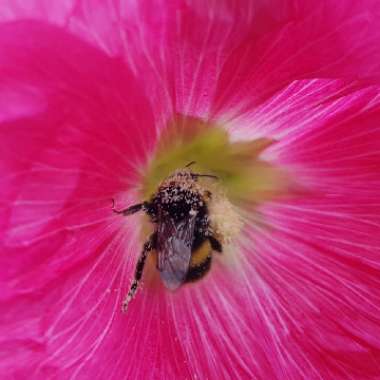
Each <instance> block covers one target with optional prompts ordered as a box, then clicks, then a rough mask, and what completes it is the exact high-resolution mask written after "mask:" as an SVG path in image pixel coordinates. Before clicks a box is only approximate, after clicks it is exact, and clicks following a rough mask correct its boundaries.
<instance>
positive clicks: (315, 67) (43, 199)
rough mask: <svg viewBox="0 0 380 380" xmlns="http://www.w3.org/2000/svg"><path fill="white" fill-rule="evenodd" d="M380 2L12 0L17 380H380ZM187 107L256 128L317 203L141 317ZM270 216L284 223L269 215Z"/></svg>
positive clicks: (8, 48)
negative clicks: (156, 153) (160, 182)
mask: <svg viewBox="0 0 380 380" xmlns="http://www.w3.org/2000/svg"><path fill="white" fill-rule="evenodd" d="M379 17H380V4H379V2H378V1H372V0H362V1H355V0H350V1H340V2H338V1H333V0H330V1H323V0H319V1H311V0H310V1H305V0H302V1H301V0H299V1H295V0H288V1H280V0H251V1H250V0H214V1H212V0H207V1H205V0H202V1H201V0H194V1H190V0H189V1H185V0H183V1H181V0H173V1H171V0H167V1H164V0H139V1H137V0H125V1H116V0H108V1H96V0H71V1H70V0H60V1H54V2H53V1H48V0H28V1H21V0H20V1H16V0H3V1H2V2H1V6H0V20H1V24H0V139H1V150H0V158H1V159H0V170H1V178H0V183H1V186H0V189H1V190H0V191H1V197H0V199H1V203H0V252H1V256H0V289H1V293H0V374H1V376H0V377H1V378H2V379H99V380H100V379H169V380H170V379H255V380H256V379H263V380H268V379H281V380H282V379H291V380H293V379H295V380H296V379H344V380H348V379H355V380H357V379H380V364H379V363H380V313H379V305H380V228H379V227H380V202H379V193H380V125H379V124H380V83H379V82H380V28H379V27H378V25H379V24H378V20H379ZM176 114H182V115H188V116H192V117H198V118H201V119H203V120H210V121H213V122H217V123H219V124H221V125H224V126H225V127H226V128H228V130H229V132H230V133H231V136H232V137H233V138H236V139H252V138H256V137H268V138H275V139H276V140H278V143H277V144H275V145H274V146H273V147H271V148H270V149H269V150H268V152H265V158H266V159H267V160H269V161H271V162H273V163H275V164H276V165H278V166H280V167H283V168H286V170H288V171H289V172H290V173H291V175H292V177H293V178H295V179H296V180H297V182H298V183H299V184H301V185H302V186H303V187H304V188H305V189H308V191H307V192H306V194H303V196H300V197H296V198H292V199H288V200H283V201H276V202H271V203H266V204H263V205H261V206H260V208H259V210H258V215H251V217H249V218H248V221H247V226H246V233H245V238H244V239H242V241H241V242H240V246H241V249H242V251H243V254H242V256H241V258H240V269H239V270H238V271H236V270H231V269H230V268H228V267H227V268H226V267H225V266H223V265H221V264H220V263H218V262H215V263H214V264H215V265H214V266H213V269H212V273H211V274H210V275H209V276H208V277H207V278H205V280H204V281H202V282H199V283H197V284H196V286H188V287H187V286H186V287H183V288H182V289H180V290H179V291H178V292H176V293H174V294H172V293H169V292H167V291H165V290H164V289H163V288H162V287H161V286H158V287H156V288H152V287H148V286H145V287H144V286H143V288H142V290H141V291H140V292H139V294H138V297H136V299H135V300H134V301H133V303H131V305H130V307H129V309H128V313H127V314H126V315H122V314H121V310H120V305H121V301H122V299H123V297H124V295H125V293H126V291H127V287H128V285H129V282H130V279H131V276H132V274H133V270H134V265H135V262H136V259H137V255H138V253H139V251H140V248H141V242H140V239H139V236H138V231H137V229H136V224H137V221H138V219H136V218H135V217H131V218H129V219H124V218H119V217H115V215H113V214H112V212H111V210H110V201H109V200H110V198H112V197H116V198H118V201H120V202H123V204H125V203H126V204H129V203H131V202H133V201H135V200H136V194H135V193H134V192H133V188H134V185H136V183H137V181H138V180H139V174H138V169H139V168H140V167H141V166H142V165H144V164H145V163H146V162H147V161H148V160H149V157H150V155H151V154H152V151H153V149H154V147H155V144H156V142H157V139H158V136H159V134H160V131H161V130H162V128H164V127H165V125H167V123H168V121H170V120H171V118H172V117H174V115H176ZM257 217H260V219H261V220H264V221H265V223H266V224H267V225H268V226H269V228H264V227H263V226H262V225H261V224H259V223H255V218H257Z"/></svg>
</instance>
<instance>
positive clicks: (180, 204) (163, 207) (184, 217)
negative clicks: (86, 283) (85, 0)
mask: <svg viewBox="0 0 380 380" xmlns="http://www.w3.org/2000/svg"><path fill="white" fill-rule="evenodd" d="M192 164H194V162H191V163H190V164H188V165H187V166H186V167H185V168H184V169H180V170H176V171H175V172H174V173H173V174H171V175H170V176H169V177H167V178H166V179H165V180H164V181H163V182H162V183H161V184H160V186H159V187H158V189H157V191H156V193H155V194H153V196H152V197H151V199H150V200H149V201H145V202H142V203H138V204H135V205H132V206H130V207H128V208H126V209H123V210H116V209H115V203H114V202H113V205H112V210H113V211H114V212H115V213H116V214H121V215H124V216H127V215H131V214H134V213H136V212H138V211H143V212H145V213H146V214H147V215H148V216H149V219H150V221H151V222H152V224H153V227H154V228H153V233H152V234H151V235H150V237H149V238H148V240H147V241H146V242H145V243H144V246H143V249H142V252H141V254H140V257H139V259H138V261H137V265H136V269H135V274H134V279H133V281H132V284H131V287H130V289H129V291H128V294H127V296H126V298H125V300H124V302H123V305H122V310H123V311H124V312H125V311H126V310H127V307H128V304H129V302H130V301H131V299H132V298H133V297H134V296H135V294H136V291H137V288H138V286H139V282H140V280H141V277H142V274H143V270H144V265H145V262H146V258H147V256H148V254H149V252H151V251H153V250H154V251H156V252H157V269H158V271H159V273H160V277H161V280H162V281H163V283H164V285H165V286H166V287H167V288H168V289H171V290H174V289H177V288H178V287H179V286H181V285H182V284H184V283H186V282H190V281H196V280H199V279H201V278H202V277H203V276H204V275H205V274H206V273H207V272H208V271H209V270H210V267H211V262H212V252H213V251H217V252H222V244H221V243H220V242H219V240H218V239H217V238H216V237H215V235H214V233H213V231H212V228H211V226H210V220H209V209H208V206H207V204H208V202H209V200H210V199H211V197H212V194H211V192H210V191H209V190H207V189H205V188H204V187H203V186H202V185H201V184H200V183H199V181H198V179H199V178H200V177H207V178H210V179H217V177H216V176H214V175H211V174H199V173H193V172H192V171H191V170H190V169H189V166H190V165H192Z"/></svg>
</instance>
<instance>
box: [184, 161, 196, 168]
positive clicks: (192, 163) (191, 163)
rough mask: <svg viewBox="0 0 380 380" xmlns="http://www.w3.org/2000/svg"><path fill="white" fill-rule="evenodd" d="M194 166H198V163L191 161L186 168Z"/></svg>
mask: <svg viewBox="0 0 380 380" xmlns="http://www.w3.org/2000/svg"><path fill="white" fill-rule="evenodd" d="M194 164H196V161H191V162H189V163H188V164H187V165H185V168H188V167H189V166H191V165H194Z"/></svg>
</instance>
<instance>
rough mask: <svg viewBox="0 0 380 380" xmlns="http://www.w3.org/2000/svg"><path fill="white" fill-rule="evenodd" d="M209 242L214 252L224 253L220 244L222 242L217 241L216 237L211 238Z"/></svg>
mask: <svg viewBox="0 0 380 380" xmlns="http://www.w3.org/2000/svg"><path fill="white" fill-rule="evenodd" d="M208 240H209V242H210V244H211V248H212V250H213V251H216V252H219V253H222V252H223V248H222V244H221V243H220V241H219V240H218V239H215V238H214V236H209V237H208Z"/></svg>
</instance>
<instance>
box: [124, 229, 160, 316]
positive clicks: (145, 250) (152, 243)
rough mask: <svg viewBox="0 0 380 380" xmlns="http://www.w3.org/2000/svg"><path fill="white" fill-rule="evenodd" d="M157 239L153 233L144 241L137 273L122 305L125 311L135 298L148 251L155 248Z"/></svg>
mask: <svg viewBox="0 0 380 380" xmlns="http://www.w3.org/2000/svg"><path fill="white" fill-rule="evenodd" d="M155 240H156V234H152V235H151V236H150V238H149V240H148V241H147V242H145V243H144V247H143V250H142V252H141V254H140V257H139V259H138V261H137V264H136V269H135V275H134V278H133V281H132V284H131V287H130V288H129V291H128V294H127V296H126V297H125V300H124V301H123V304H122V307H121V309H122V311H123V313H125V312H126V311H127V308H128V304H129V302H130V301H131V300H132V299H133V297H134V296H135V294H136V292H137V288H138V285H139V282H140V280H141V277H142V274H143V270H144V266H145V261H146V258H147V257H148V253H149V252H150V251H151V250H152V249H154V247H155Z"/></svg>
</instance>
